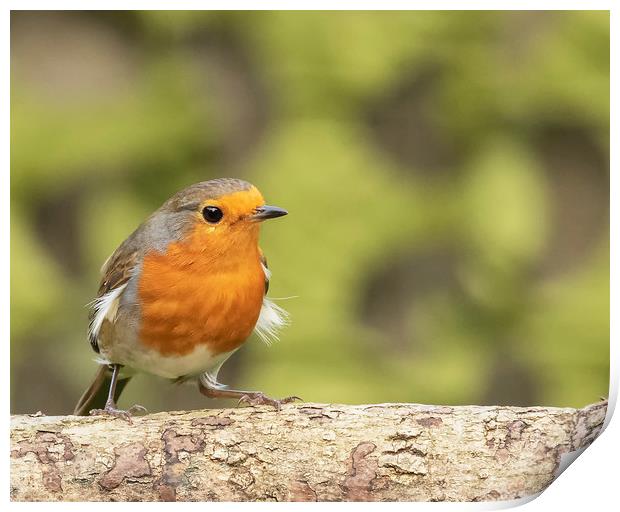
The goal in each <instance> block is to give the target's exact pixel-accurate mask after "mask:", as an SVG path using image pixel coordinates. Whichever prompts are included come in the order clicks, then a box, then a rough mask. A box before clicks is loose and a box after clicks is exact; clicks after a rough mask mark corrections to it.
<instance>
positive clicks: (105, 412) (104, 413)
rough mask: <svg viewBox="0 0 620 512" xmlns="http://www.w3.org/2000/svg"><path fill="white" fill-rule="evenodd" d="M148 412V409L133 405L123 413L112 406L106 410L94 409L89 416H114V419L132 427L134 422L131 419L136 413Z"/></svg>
mask: <svg viewBox="0 0 620 512" xmlns="http://www.w3.org/2000/svg"><path fill="white" fill-rule="evenodd" d="M146 412H147V410H146V407H143V406H141V405H138V404H136V405H132V406H131V407H130V408H129V409H127V410H126V411H123V410H122V409H117V408H116V407H114V406H111V405H106V406H105V408H103V409H93V410H92V411H90V412H89V414H90V415H91V416H112V417H113V418H120V419H122V420H125V421H126V422H127V423H129V424H130V425H133V421H132V420H131V417H132V416H133V415H134V414H136V413H146Z"/></svg>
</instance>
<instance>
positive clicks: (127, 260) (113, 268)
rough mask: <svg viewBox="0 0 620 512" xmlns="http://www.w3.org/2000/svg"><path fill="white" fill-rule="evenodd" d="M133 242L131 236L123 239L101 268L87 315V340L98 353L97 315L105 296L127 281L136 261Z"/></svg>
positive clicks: (135, 250)
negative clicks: (94, 296)
mask: <svg viewBox="0 0 620 512" xmlns="http://www.w3.org/2000/svg"><path fill="white" fill-rule="evenodd" d="M133 242H134V241H133V240H132V238H131V237H130V238H128V239H127V240H125V242H123V243H122V244H121V245H120V246H119V247H118V249H116V251H114V253H112V255H111V256H110V257H109V258H108V259H107V260H106V262H105V263H104V264H103V267H102V268H101V274H102V277H101V282H100V283H99V291H98V292H97V297H96V298H95V300H94V302H93V307H92V308H91V310H90V313H89V317H88V319H89V325H88V340H89V341H90V345H91V347H92V348H93V350H94V351H95V352H97V353H99V345H98V342H97V336H98V333H99V327H100V324H101V321H100V320H99V322H98V315H99V314H102V312H101V309H102V308H104V307H106V306H107V303H106V297H109V296H110V294H112V293H113V292H114V290H119V289H120V288H121V287H122V286H124V285H125V284H126V283H127V281H129V279H130V278H131V276H132V275H133V270H134V268H135V267H136V265H137V263H138V249H137V245H136V244H135V243H133ZM98 324H99V325H98Z"/></svg>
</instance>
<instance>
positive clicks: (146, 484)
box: [11, 401, 607, 501]
mask: <svg viewBox="0 0 620 512" xmlns="http://www.w3.org/2000/svg"><path fill="white" fill-rule="evenodd" d="M606 409H607V402H605V401H603V402H599V403H597V404H593V405H590V406H588V407H586V408H584V409H560V408H553V407H527V408H521V407H479V406H466V407H447V406H427V405H414V404H377V405H355V406H351V405H322V404H310V403H305V404H296V405H286V406H284V407H283V408H282V410H281V411H274V410H272V409H270V408H268V407H251V408H239V409H223V410H199V411H190V412H170V413H159V414H152V415H149V416H145V417H141V418H135V419H134V423H133V425H129V424H127V423H126V422H125V421H123V420H120V419H111V418H101V417H85V418H84V417H76V416H63V417H46V416H36V415H33V416H14V417H13V418H12V420H11V497H12V499H13V500H15V501H39V500H46V501H58V500H65V501H86V500H92V501H134V500H139V501H150V500H164V501H172V500H177V501H241V500H243V501H254V500H258V501H269V500H277V501H285V500H289V501H315V500H319V501H340V500H359V501H386V500H387V501H443V500H458V501H481V500H509V499H515V498H520V497H524V496H527V495H531V494H534V493H537V492H539V491H541V490H543V489H544V488H546V487H547V486H548V485H549V484H550V483H551V482H552V481H553V479H554V476H555V475H556V471H557V468H558V464H559V461H560V456H561V455H562V454H565V453H568V452H571V451H574V450H577V449H579V448H583V447H585V446H587V445H588V444H590V443H591V442H592V440H593V439H594V438H595V437H596V436H597V435H598V433H599V432H600V430H601V427H602V425H603V421H604V418H605V413H606Z"/></svg>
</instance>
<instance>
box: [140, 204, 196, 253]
mask: <svg viewBox="0 0 620 512" xmlns="http://www.w3.org/2000/svg"><path fill="white" fill-rule="evenodd" d="M195 215H196V214H195V212H194V211H190V210H181V211H178V212H166V213H162V212H159V214H158V215H155V216H152V217H151V218H150V219H149V220H148V221H147V223H146V225H145V227H144V235H145V236H144V238H143V239H144V241H145V242H146V245H147V246H148V247H147V248H148V249H151V250H153V249H154V250H156V251H159V252H166V249H167V248H168V245H170V243H172V242H176V241H178V240H181V239H182V238H183V237H184V236H186V235H187V234H188V231H189V230H190V229H191V227H192V226H193V225H194V222H195Z"/></svg>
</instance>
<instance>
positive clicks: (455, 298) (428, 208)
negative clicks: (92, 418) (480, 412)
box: [11, 11, 609, 414]
mask: <svg viewBox="0 0 620 512" xmlns="http://www.w3.org/2000/svg"><path fill="white" fill-rule="evenodd" d="M11 43H12V46H11V52H12V53H11V66H12V72H11V168H12V169H11V202H12V203H11V273H12V275H11V277H12V279H11V332H12V339H11V368H12V372H11V382H12V388H11V395H12V404H11V407H12V411H13V412H32V411H34V410H37V409H41V410H43V411H44V412H46V413H48V414H49V413H63V412H67V411H68V410H70V409H71V408H72V405H73V402H74V401H75V399H76V398H77V396H78V395H79V394H80V392H81V390H82V388H83V387H84V386H85V385H86V383H87V381H88V379H89V378H90V376H91V374H92V373H93V371H94V363H92V361H91V359H92V357H93V354H92V353H91V351H90V348H89V346H88V344H87V342H86V338H85V330H86V324H87V321H86V315H87V312H86V309H85V304H87V303H88V302H89V301H90V300H91V298H92V296H93V294H94V293H95V291H96V289H97V283H98V278H99V277H98V268H99V266H100V264H101V263H102V262H103V261H104V260H105V258H106V257H107V256H108V254H109V253H110V252H111V251H112V250H113V249H114V248H115V247H116V246H117V245H118V244H119V243H120V242H121V241H122V240H123V238H124V237H126V236H127V235H128V234H129V233H130V232H131V231H132V230H133V229H134V228H135V226H136V225H137V224H138V223H139V222H140V221H141V220H142V219H143V218H144V217H145V216H146V215H147V214H148V213H149V212H150V211H152V210H153V209H155V208H156V207H157V206H159V205H160V204H161V203H162V202H163V201H164V200H165V199H166V198H167V197H168V196H169V195H171V194H172V193H173V192H175V191H176V190H178V189H180V188H182V187H183V186H186V185H188V184H190V183H193V182H196V181H202V180H206V179H210V178H214V177H219V176H238V177H242V178H245V179H248V180H249V181H252V182H253V183H255V184H256V185H257V186H258V187H259V188H260V189H261V190H262V191H263V193H264V195H265V196H266V197H267V199H268V202H270V203H273V204H277V205H280V206H283V207H286V208H287V209H288V210H289V211H290V212H291V214H290V215H289V216H288V217H287V218H285V219H282V220H279V221H274V222H273V224H269V225H266V226H265V227H264V229H263V243H262V245H263V248H264V250H265V252H266V254H267V256H268V258H269V262H270V266H271V268H272V270H273V275H274V277H273V279H272V285H271V291H270V295H271V296H273V297H276V298H278V297H280V298H286V297H290V296H295V298H291V299H286V300H282V301H281V302H280V304H281V305H282V306H284V307H285V308H286V309H288V310H289V311H290V312H291V315H292V319H293V322H292V325H291V326H290V327H289V328H288V329H287V330H286V331H284V332H283V334H282V340H281V341H280V342H279V343H277V344H275V345H274V346H272V347H271V348H266V347H265V346H263V345H262V344H260V343H259V342H258V341H256V340H252V341H250V342H249V343H248V344H247V345H246V346H245V347H243V348H242V349H241V350H240V351H239V352H238V353H237V354H236V355H235V356H234V357H233V359H231V361H230V362H229V363H227V365H225V367H224V370H223V372H222V374H221V376H222V380H223V381H224V382H227V383H229V384H233V385H236V386H240V387H243V388H260V389H261V390H263V391H265V392H267V393H269V394H272V395H276V396H277V395H286V394H298V395H301V396H303V397H304V398H305V399H307V400H312V401H325V402H353V403H358V402H379V401H381V402H388V401H394V402H396V401H408V402H423V403H424V402H426V403H447V404H459V403H479V404H482V403H512V404H523V405H527V404H547V405H558V406H581V405H584V404H586V403H589V402H593V401H596V400H597V399H598V398H599V396H602V395H606V393H607V386H608V368H609V352H608V350H609V158H608V155H609V15H608V13H605V12H583V11H581V12H380V13H379V12H330V13H327V12H170V11H152V12H123V13H115V12H105V13H103V12H84V13H80V12H55V13H46V12H14V13H13V14H12V30H11ZM133 402H139V403H142V404H144V405H145V406H147V407H148V408H149V409H150V410H159V409H163V408H186V407H199V406H202V405H204V403H205V402H204V400H203V399H202V397H200V396H199V395H198V393H196V392H195V391H194V390H193V389H188V388H183V387H177V386H171V385H169V384H168V383H166V382H162V381H160V380H158V379H155V378H152V377H146V376H144V377H142V376H141V377H138V378H137V379H135V383H132V385H131V386H130V387H129V388H128V391H127V393H126V398H124V399H123V400H122V403H127V404H129V403H133Z"/></svg>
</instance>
